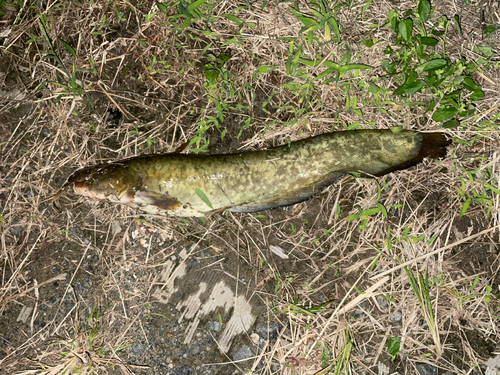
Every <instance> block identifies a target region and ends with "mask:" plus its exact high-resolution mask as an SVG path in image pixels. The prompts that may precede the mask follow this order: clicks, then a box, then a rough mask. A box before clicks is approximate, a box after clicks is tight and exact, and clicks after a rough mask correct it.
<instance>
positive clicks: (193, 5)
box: [187, 0, 207, 12]
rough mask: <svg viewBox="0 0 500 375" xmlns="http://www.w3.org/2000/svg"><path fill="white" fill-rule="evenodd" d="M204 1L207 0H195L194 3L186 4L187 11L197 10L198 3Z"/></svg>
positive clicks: (200, 3)
mask: <svg viewBox="0 0 500 375" xmlns="http://www.w3.org/2000/svg"><path fill="white" fill-rule="evenodd" d="M206 1H207V0H197V1H195V2H194V3H191V4H189V5H188V7H187V10H188V11H189V12H191V11H193V10H197V9H198V7H199V6H200V5H202V4H203V3H205V2H206Z"/></svg>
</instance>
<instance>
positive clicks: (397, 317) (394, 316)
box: [389, 311, 403, 322]
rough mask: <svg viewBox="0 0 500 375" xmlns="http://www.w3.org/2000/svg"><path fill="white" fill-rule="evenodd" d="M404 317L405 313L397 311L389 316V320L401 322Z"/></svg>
mask: <svg viewBox="0 0 500 375" xmlns="http://www.w3.org/2000/svg"><path fill="white" fill-rule="evenodd" d="M402 318H403V314H401V311H396V312H395V313H394V314H392V315H391V316H390V317H389V320H390V321H391V322H399V321H400V320H401V319H402Z"/></svg>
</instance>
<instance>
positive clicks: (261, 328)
mask: <svg viewBox="0 0 500 375" xmlns="http://www.w3.org/2000/svg"><path fill="white" fill-rule="evenodd" d="M282 328H283V327H282V326H281V324H279V323H277V322H269V323H259V324H257V326H256V327H255V332H257V333H258V334H259V336H260V337H262V338H263V339H264V340H267V339H275V338H277V337H278V335H279V333H280V331H281V329H282Z"/></svg>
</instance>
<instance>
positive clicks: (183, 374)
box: [174, 365, 193, 375]
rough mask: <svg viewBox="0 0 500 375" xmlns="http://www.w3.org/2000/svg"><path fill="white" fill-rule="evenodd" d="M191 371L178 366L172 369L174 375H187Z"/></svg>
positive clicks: (189, 368) (191, 370) (188, 368)
mask: <svg viewBox="0 0 500 375" xmlns="http://www.w3.org/2000/svg"><path fill="white" fill-rule="evenodd" d="M192 372H193V369H192V368H191V367H189V366H186V365H178V366H176V367H175V368H174V375H189V374H191V373H192Z"/></svg>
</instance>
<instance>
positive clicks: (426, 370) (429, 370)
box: [415, 363, 438, 375]
mask: <svg viewBox="0 0 500 375" xmlns="http://www.w3.org/2000/svg"><path fill="white" fill-rule="evenodd" d="M415 368H416V369H417V371H418V373H419V374H420V375H437V373H438V369H437V367H436V366H432V365H429V364H427V363H417V364H416V365H415Z"/></svg>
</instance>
